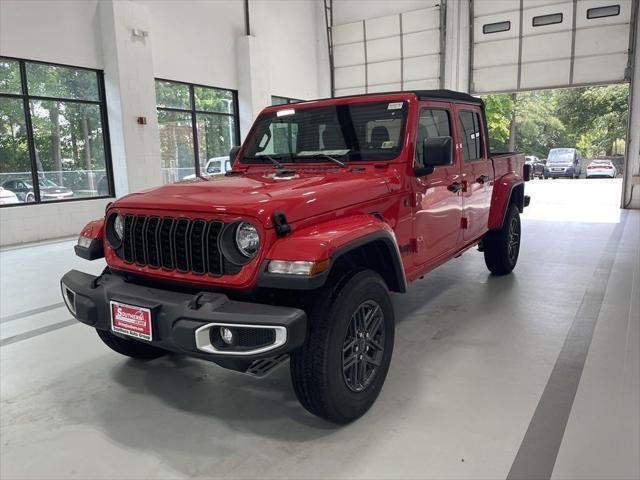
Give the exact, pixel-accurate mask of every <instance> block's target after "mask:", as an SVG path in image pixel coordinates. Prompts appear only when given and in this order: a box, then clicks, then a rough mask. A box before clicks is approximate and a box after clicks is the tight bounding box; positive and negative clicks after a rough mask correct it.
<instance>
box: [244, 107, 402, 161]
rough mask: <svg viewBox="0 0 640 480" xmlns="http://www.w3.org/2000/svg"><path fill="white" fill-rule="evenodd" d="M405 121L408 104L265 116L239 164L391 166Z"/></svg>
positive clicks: (293, 110) (288, 111) (291, 111)
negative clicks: (380, 163) (368, 163)
mask: <svg viewBox="0 0 640 480" xmlns="http://www.w3.org/2000/svg"><path fill="white" fill-rule="evenodd" d="M406 116H407V103H406V102H363V103H355V104H348V105H331V106H327V107H311V108H290V109H285V110H279V111H277V112H271V113H267V114H263V115H261V116H260V117H258V119H257V120H256V125H255V128H254V130H253V135H252V136H251V137H250V138H249V139H248V140H247V142H246V145H247V147H246V148H245V150H244V152H243V155H242V159H241V161H242V163H273V161H274V160H276V161H277V162H280V163H286V162H304V161H314V162H319V161H320V162H323V161H332V159H333V161H335V160H336V159H339V160H340V161H342V162H344V161H348V160H392V159H394V158H395V157H397V156H398V154H399V153H400V150H401V149H402V139H403V133H404V128H405V120H406ZM329 157H331V158H329Z"/></svg>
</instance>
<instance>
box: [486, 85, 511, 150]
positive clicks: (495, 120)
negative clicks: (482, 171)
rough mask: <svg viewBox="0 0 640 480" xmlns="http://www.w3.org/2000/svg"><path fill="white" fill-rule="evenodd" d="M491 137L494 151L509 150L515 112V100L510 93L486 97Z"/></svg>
mask: <svg viewBox="0 0 640 480" xmlns="http://www.w3.org/2000/svg"><path fill="white" fill-rule="evenodd" d="M484 101H485V105H486V110H487V122H488V124H489V139H490V141H491V149H492V150H494V151H501V150H507V143H508V142H509V124H510V123H511V115H512V113H513V107H514V105H513V101H512V99H511V95H509V94H498V95H487V96H486V97H484Z"/></svg>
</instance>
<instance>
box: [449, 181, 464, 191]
mask: <svg viewBox="0 0 640 480" xmlns="http://www.w3.org/2000/svg"><path fill="white" fill-rule="evenodd" d="M447 190H449V191H450V192H453V193H458V192H459V191H460V190H462V183H460V182H453V183H452V184H451V185H449V186H448V187H447Z"/></svg>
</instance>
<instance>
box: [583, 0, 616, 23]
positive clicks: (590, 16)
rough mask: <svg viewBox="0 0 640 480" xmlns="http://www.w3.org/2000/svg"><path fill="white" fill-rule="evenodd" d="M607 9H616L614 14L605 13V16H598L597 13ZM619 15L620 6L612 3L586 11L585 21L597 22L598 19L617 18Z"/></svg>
mask: <svg viewBox="0 0 640 480" xmlns="http://www.w3.org/2000/svg"><path fill="white" fill-rule="evenodd" d="M609 8H613V9H616V13H607V14H606V15H600V14H599V12H601V11H604V10H607V9H609ZM618 15H620V4H619V3H612V4H611V5H601V6H600V7H592V8H588V9H587V13H586V14H585V16H586V17H587V20H597V19H599V18H609V17H617V16H618Z"/></svg>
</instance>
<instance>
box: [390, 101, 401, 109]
mask: <svg viewBox="0 0 640 480" xmlns="http://www.w3.org/2000/svg"><path fill="white" fill-rule="evenodd" d="M401 108H402V102H393V103H390V104H389V105H387V110H400V109H401Z"/></svg>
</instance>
